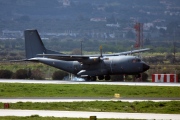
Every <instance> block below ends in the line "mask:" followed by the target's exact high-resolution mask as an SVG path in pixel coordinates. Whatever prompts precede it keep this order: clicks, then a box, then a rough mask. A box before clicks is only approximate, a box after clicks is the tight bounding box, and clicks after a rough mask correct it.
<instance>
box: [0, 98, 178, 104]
mask: <svg viewBox="0 0 180 120" xmlns="http://www.w3.org/2000/svg"><path fill="white" fill-rule="evenodd" d="M90 101H121V102H144V101H153V102H169V101H180V98H144V99H143V98H142V99H140V98H137V99H136V98H80V97H77V98H56V97H51V98H48V97H44V98H0V102H1V103H17V102H32V103H35V102H41V103H46V102H49V103H51V102H90Z"/></svg>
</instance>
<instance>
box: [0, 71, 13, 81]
mask: <svg viewBox="0 0 180 120" xmlns="http://www.w3.org/2000/svg"><path fill="white" fill-rule="evenodd" d="M12 75H13V72H12V71H10V70H0V78H7V79H9V78H11V77H12Z"/></svg>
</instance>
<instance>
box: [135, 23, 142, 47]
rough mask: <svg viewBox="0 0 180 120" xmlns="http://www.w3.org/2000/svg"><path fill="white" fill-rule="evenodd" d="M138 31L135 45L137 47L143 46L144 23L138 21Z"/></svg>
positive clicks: (136, 29)
mask: <svg viewBox="0 0 180 120" xmlns="http://www.w3.org/2000/svg"><path fill="white" fill-rule="evenodd" d="M134 29H135V31H136V43H135V45H134V47H135V48H143V24H142V23H136V24H135V26H134Z"/></svg>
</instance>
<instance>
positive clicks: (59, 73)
mask: <svg viewBox="0 0 180 120" xmlns="http://www.w3.org/2000/svg"><path fill="white" fill-rule="evenodd" d="M67 75H68V73H67V72H64V71H60V70H59V71H55V72H54V73H53V75H52V79H53V80H62V79H63V78H64V77H65V76H67Z"/></svg>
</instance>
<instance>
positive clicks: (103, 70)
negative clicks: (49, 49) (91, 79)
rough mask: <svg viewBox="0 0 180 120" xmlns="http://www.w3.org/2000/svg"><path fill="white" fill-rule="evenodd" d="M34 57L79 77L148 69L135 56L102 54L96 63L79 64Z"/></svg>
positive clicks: (128, 72) (137, 72)
mask: <svg viewBox="0 0 180 120" xmlns="http://www.w3.org/2000/svg"><path fill="white" fill-rule="evenodd" d="M34 59H38V61H39V62H42V63H44V64H47V65H50V66H53V67H56V68H58V69H61V70H64V71H67V72H69V73H72V74H74V75H76V76H79V77H84V76H103V75H115V74H130V75H133V74H139V73H142V72H144V71H146V70H148V69H149V66H148V65H146V64H145V63H144V62H143V61H141V60H140V59H139V58H138V57H136V56H108V57H105V56H104V57H102V58H101V60H100V61H99V62H97V63H96V64H81V63H80V62H78V61H63V60H55V59H50V58H42V57H40V58H34Z"/></svg>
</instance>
